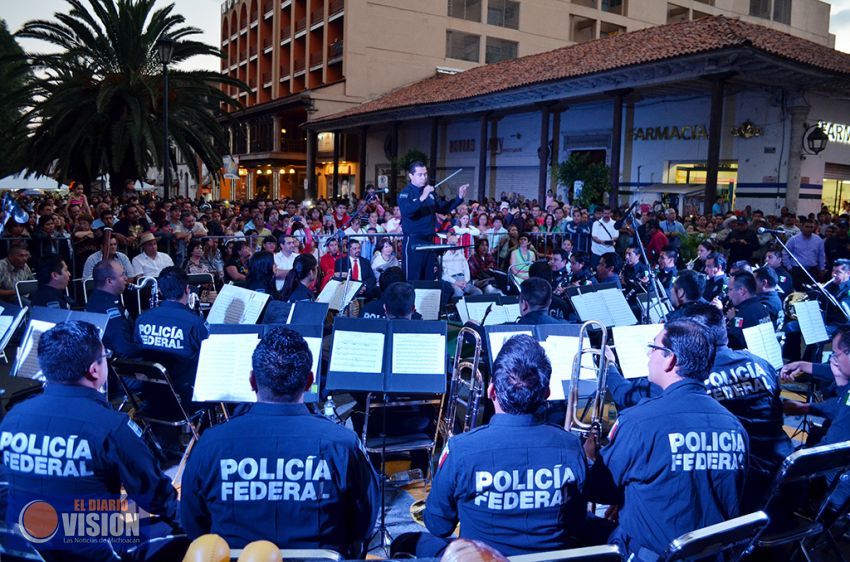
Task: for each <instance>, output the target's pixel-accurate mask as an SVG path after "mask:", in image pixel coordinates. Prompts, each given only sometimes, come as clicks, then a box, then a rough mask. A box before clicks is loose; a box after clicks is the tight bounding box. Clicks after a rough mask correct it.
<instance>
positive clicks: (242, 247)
mask: <svg viewBox="0 0 850 562" xmlns="http://www.w3.org/2000/svg"><path fill="white" fill-rule="evenodd" d="M250 259H251V247H250V246H249V245H248V243H247V242H245V241H244V240H237V241H236V242H233V243H232V244H231V245H230V256H229V257H228V259H227V260H225V262H224V282H225V283H229V282H230V281H233V282H234V283H236V284H237V285H241V284H243V283H244V282H245V279H247V278H248V261H249V260H250Z"/></svg>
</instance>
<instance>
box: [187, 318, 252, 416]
mask: <svg viewBox="0 0 850 562" xmlns="http://www.w3.org/2000/svg"><path fill="white" fill-rule="evenodd" d="M258 343H260V338H259V337H258V335H257V334H212V335H210V337H208V338H207V339H205V340H204V341H203V342H201V353H200V356H199V357H198V371H197V375H195V391H194V394H193V395H192V400H194V401H195V402H256V401H257V395H256V394H255V393H254V391H253V390H251V383H250V382H249V380H248V377H249V376H250V374H251V356H252V355H253V354H254V348H256V347H257V344H258Z"/></svg>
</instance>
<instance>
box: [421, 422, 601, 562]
mask: <svg viewBox="0 0 850 562" xmlns="http://www.w3.org/2000/svg"><path fill="white" fill-rule="evenodd" d="M586 465H587V463H586V461H585V457H584V451H583V450H582V448H581V444H580V443H579V440H578V437H576V436H575V435H573V434H571V433H569V432H567V431H565V430H564V429H563V428H560V427H558V426H555V425H548V424H543V423H540V422H538V421H535V419H534V417H533V416H532V415H512V414H496V415H495V416H493V419H492V420H491V421H490V423H489V424H488V425H485V426H482V427H479V428H477V429H474V430H472V431H469V432H467V433H463V434H461V435H456V436H454V437H452V438H451V439H450V440H449V443H448V446H447V447H446V449H444V451H443V454H442V456H441V457H440V467H439V469H438V470H437V473H436V475H435V476H434V480H433V482H432V485H431V493H430V494H429V495H428V500H427V503H426V506H425V526H426V527H427V528H428V530H429V531H431V533H433V534H435V535H437V536H439V537H448V536H450V535H451V534H452V532H454V529H455V526H456V525H457V523H458V521H460V536H461V537H462V538H468V539H475V540H480V541H484V542H485V543H487V544H489V545H490V546H492V547H494V548H495V549H496V550H498V551H499V552H501V553H503V554H505V555H506V556H511V555H514V554H521V553H525V552H542V551H546V550H557V549H561V548H565V547H569V546H571V545H572V537H574V536H576V535H579V534H580V531H581V525H582V524H583V522H584V519H585V511H586V509H585V508H586V503H585V501H586V500H585V499H584V497H583V495H582V487H583V485H584V480H585V472H586Z"/></svg>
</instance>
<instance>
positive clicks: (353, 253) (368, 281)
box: [334, 238, 378, 298]
mask: <svg viewBox="0 0 850 562" xmlns="http://www.w3.org/2000/svg"><path fill="white" fill-rule="evenodd" d="M334 272H335V273H337V274H339V273H345V274H347V275H348V278H349V279H351V280H352V281H360V282H361V283H363V286H362V287H361V288H360V291H359V292H358V295H362V296H365V297H366V298H372V297H374V296H376V294H377V285H378V282H377V280H376V279H375V272H374V271H372V264H371V263H370V262H369V261H368V260H367V259H366V258H363V257H361V256H360V240H357V239H356V238H352V239H351V240H349V241H348V255H347V256H342V257H340V258H338V259H337V260H336V263H335V264H334Z"/></svg>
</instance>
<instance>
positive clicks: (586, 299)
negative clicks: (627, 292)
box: [566, 283, 638, 327]
mask: <svg viewBox="0 0 850 562" xmlns="http://www.w3.org/2000/svg"><path fill="white" fill-rule="evenodd" d="M566 295H567V297H568V298H569V299H570V302H571V303H572V305H573V308H574V309H575V311H576V313H577V314H578V316H579V318H581V321H582V322H587V321H588V320H597V321H599V322H602V323H603V324H605V326H606V327H611V326H632V325H634V324H637V323H638V321H637V318H635V313H634V312H632V309H631V307H629V303H628V302H626V297H625V296H624V295H623V291H622V290H621V289H620V288H618V287H617V284H616V283H600V284H598V285H588V286H583V287H568V288H567V292H566Z"/></svg>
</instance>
